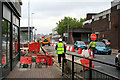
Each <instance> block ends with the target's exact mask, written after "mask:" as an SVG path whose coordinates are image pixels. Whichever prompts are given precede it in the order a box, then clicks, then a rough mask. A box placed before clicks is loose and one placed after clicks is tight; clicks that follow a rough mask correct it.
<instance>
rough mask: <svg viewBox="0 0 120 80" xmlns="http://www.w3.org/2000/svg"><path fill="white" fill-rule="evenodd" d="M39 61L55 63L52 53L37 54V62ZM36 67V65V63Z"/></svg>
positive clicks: (49, 63)
mask: <svg viewBox="0 0 120 80" xmlns="http://www.w3.org/2000/svg"><path fill="white" fill-rule="evenodd" d="M37 63H46V66H47V65H51V66H52V65H53V61H52V57H51V55H37V57H36V64H37ZM35 67H36V65H35Z"/></svg>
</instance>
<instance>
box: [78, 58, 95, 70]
mask: <svg viewBox="0 0 120 80" xmlns="http://www.w3.org/2000/svg"><path fill="white" fill-rule="evenodd" d="M80 62H81V64H82V65H85V66H88V67H89V60H88V59H80ZM92 68H94V65H93V62H92ZM83 70H84V71H85V70H89V68H86V67H83Z"/></svg>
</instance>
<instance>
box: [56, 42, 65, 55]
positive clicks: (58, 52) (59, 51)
mask: <svg viewBox="0 0 120 80" xmlns="http://www.w3.org/2000/svg"><path fill="white" fill-rule="evenodd" d="M63 53H64V44H63V43H58V47H57V54H63Z"/></svg>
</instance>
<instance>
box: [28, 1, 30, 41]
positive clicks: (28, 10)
mask: <svg viewBox="0 0 120 80" xmlns="http://www.w3.org/2000/svg"><path fill="white" fill-rule="evenodd" d="M28 42H30V0H28Z"/></svg>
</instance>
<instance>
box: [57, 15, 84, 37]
mask: <svg viewBox="0 0 120 80" xmlns="http://www.w3.org/2000/svg"><path fill="white" fill-rule="evenodd" d="M84 21H86V18H80V20H77V19H76V18H71V17H64V19H61V20H60V21H59V22H58V23H57V24H58V27H57V32H58V34H59V35H63V33H65V31H66V30H67V28H68V26H69V28H75V27H76V28H82V23H83V22H84Z"/></svg>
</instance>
